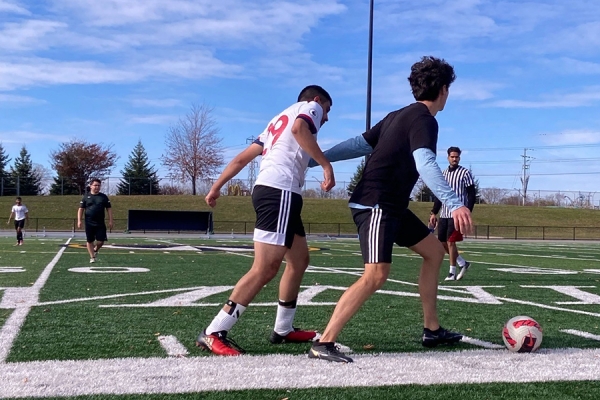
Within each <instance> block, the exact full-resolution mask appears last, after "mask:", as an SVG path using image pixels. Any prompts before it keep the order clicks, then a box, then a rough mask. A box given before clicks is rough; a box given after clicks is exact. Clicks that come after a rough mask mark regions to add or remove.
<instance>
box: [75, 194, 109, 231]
mask: <svg viewBox="0 0 600 400" xmlns="http://www.w3.org/2000/svg"><path fill="white" fill-rule="evenodd" d="M110 207H111V206H110V200H108V196H107V195H105V194H104V193H98V194H91V193H86V194H84V195H83V198H82V199H81V201H80V202H79V208H85V223H86V224H88V225H103V224H104V209H106V208H110Z"/></svg>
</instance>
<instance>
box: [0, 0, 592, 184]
mask: <svg viewBox="0 0 600 400" xmlns="http://www.w3.org/2000/svg"><path fill="white" fill-rule="evenodd" d="M368 15H369V1H368V0H348V1H341V0H319V1H316V0H305V1H302V2H300V1H287V2H286V1H281V0H277V1H270V0H220V1H214V0H169V1H165V0H102V1H98V0H35V1H22V0H21V1H20V0H0V142H2V144H3V146H4V147H5V149H6V150H7V152H8V154H9V155H10V156H11V158H13V159H14V157H16V156H17V155H18V152H19V149H20V148H21V146H23V145H25V146H26V147H27V149H28V150H29V151H30V153H31V155H32V159H33V161H34V162H35V163H39V164H42V165H44V166H46V167H49V153H50V151H51V150H55V149H58V146H59V144H60V143H62V142H66V141H69V140H70V139H72V138H82V139H85V140H87V141H89V142H98V143H103V144H106V145H108V144H112V145H114V149H115V150H116V152H117V153H118V154H119V156H120V159H119V161H118V164H117V167H116V168H115V169H114V171H113V172H112V173H111V176H118V175H120V174H119V171H120V170H121V169H122V168H123V166H124V164H125V163H126V162H127V159H128V155H129V154H130V153H131V150H132V149H133V147H134V146H135V144H136V143H137V141H138V140H139V139H141V141H142V143H143V145H144V146H145V148H146V150H147V152H148V155H149V157H150V159H151V161H152V162H153V163H154V164H155V165H156V167H157V168H158V169H159V174H161V175H166V173H167V172H166V171H165V170H164V168H163V167H162V166H161V163H160V157H161V155H162V154H163V153H164V142H165V134H166V133H167V131H168V129H169V126H171V125H173V124H175V123H176V121H177V119H178V118H179V117H181V116H183V115H185V113H186V112H188V111H189V109H190V107H191V105H192V104H207V105H209V106H210V107H213V108H214V113H213V116H214V117H215V119H216V121H217V125H218V128H219V129H220V135H221V136H222V137H223V146H224V148H225V153H224V154H225V159H226V161H229V160H230V159H231V158H232V157H233V156H234V155H235V154H237V153H238V152H239V151H241V150H242V149H243V148H245V147H246V140H247V139H248V138H250V137H253V136H256V135H258V134H259V133H260V132H261V131H262V130H263V129H264V126H265V125H266V123H267V122H268V121H269V119H270V118H271V117H272V116H274V115H275V114H277V113H279V112H280V111H281V110H282V109H283V108H285V107H287V106H288V105H290V104H291V103H292V102H293V101H294V100H295V98H296V97H297V94H298V92H299V90H300V89H301V88H302V87H304V86H306V85H308V84H319V85H322V86H323V87H325V88H326V89H327V90H328V91H329V92H330V93H331V95H332V97H333V100H334V104H333V107H332V110H331V113H330V121H329V122H328V123H327V124H326V125H325V126H324V127H323V129H322V130H321V132H320V134H319V142H320V144H321V146H322V148H325V149H326V148H328V147H330V146H332V145H333V144H335V143H337V142H339V141H341V140H344V139H346V138H349V137H352V136H355V135H357V134H360V133H362V132H363V131H364V128H365V109H366V81H367V45H368ZM374 21H375V23H374V48H373V104H372V122H373V124H374V123H376V122H377V121H378V120H379V119H381V118H382V117H383V116H385V115H386V114H387V113H388V112H390V111H392V110H395V109H397V108H400V107H402V106H405V105H407V104H409V103H411V102H412V101H413V99H412V96H411V94H410V88H409V85H408V82H407V80H406V78H407V76H408V74H409V69H410V66H411V65H412V64H413V63H414V62H415V61H417V60H418V59H419V58H420V57H421V56H423V55H434V56H437V57H442V58H445V59H446V60H447V61H449V62H450V63H451V64H452V65H454V67H455V69H456V74H457V80H456V82H455V83H454V84H453V85H452V87H451V88H450V98H449V100H448V104H447V107H446V109H445V110H444V111H443V112H441V113H439V114H438V117H437V119H438V122H439V125H440V137H439V143H438V155H439V157H438V162H439V163H440V165H442V166H443V167H445V166H446V160H445V149H446V148H447V147H448V146H459V147H461V148H462V149H463V150H464V151H463V156H462V164H463V165H465V166H470V167H471V168H472V170H473V172H474V174H475V176H476V177H477V178H478V179H479V181H480V186H481V187H500V188H507V189H512V188H517V187H520V185H521V183H520V180H519V177H520V176H521V174H522V165H523V157H522V155H523V149H524V148H528V149H531V150H528V155H531V156H532V157H534V158H533V159H532V160H531V167H530V171H531V178H530V183H529V189H530V190H565V191H567V190H569V191H576V190H580V191H587V192H595V191H597V190H599V191H600V185H599V183H598V182H599V180H598V173H600V156H598V155H597V154H598V151H599V150H600V113H598V111H597V110H598V106H599V105H600V83H599V82H598V78H600V2H596V1H590V0H570V1H568V2H567V1H564V0H547V1H541V0H540V1H501V0H500V1H498V0H489V1H488V0H479V1H478V0H454V1H442V0H420V1H413V0H408V1H397V0H375V17H374ZM356 165H357V161H348V162H342V163H337V164H335V165H334V170H335V173H336V178H337V180H338V182H341V181H348V180H350V178H351V176H352V175H353V173H354V172H355V170H356ZM593 172H596V173H595V174H594V173H593ZM312 176H316V177H317V178H320V177H321V176H322V175H321V173H320V171H319V170H315V171H309V173H308V178H309V179H311V177H312ZM239 177H240V178H243V179H244V178H247V172H246V171H243V172H242V173H241V174H240V175H239Z"/></svg>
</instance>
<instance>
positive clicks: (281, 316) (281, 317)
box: [273, 304, 296, 336]
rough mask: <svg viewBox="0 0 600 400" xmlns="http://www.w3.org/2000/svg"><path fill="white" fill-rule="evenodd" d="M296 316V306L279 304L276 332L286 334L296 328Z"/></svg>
mask: <svg viewBox="0 0 600 400" xmlns="http://www.w3.org/2000/svg"><path fill="white" fill-rule="evenodd" d="M295 316H296V307H293V308H289V307H283V306H282V305H279V304H278V305H277V317H276V318H275V328H274V329H273V330H274V331H275V333H277V334H278V335H281V336H285V335H287V334H288V333H290V332H292V331H293V330H294V326H293V324H294V317H295Z"/></svg>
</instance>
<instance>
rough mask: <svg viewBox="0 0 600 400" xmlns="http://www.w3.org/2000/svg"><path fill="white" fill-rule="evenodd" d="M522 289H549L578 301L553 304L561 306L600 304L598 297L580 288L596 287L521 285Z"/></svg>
mask: <svg viewBox="0 0 600 400" xmlns="http://www.w3.org/2000/svg"><path fill="white" fill-rule="evenodd" d="M521 287H523V288H531V289H550V290H554V291H557V292H558V293H562V294H566V295H567V296H569V297H574V298H576V299H578V300H579V301H555V302H554V304H561V305H584V304H600V296H598V295H597V294H593V293H588V292H584V291H583V290H580V289H581V288H584V289H588V288H595V287H596V286H559V285H541V286H540V285H521Z"/></svg>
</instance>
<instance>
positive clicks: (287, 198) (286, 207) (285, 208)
mask: <svg viewBox="0 0 600 400" xmlns="http://www.w3.org/2000/svg"><path fill="white" fill-rule="evenodd" d="M291 205H292V192H290V191H288V190H282V191H281V202H280V203H279V217H278V219H277V233H280V234H282V235H285V232H286V230H287V225H288V221H289V220H290V207H291Z"/></svg>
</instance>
